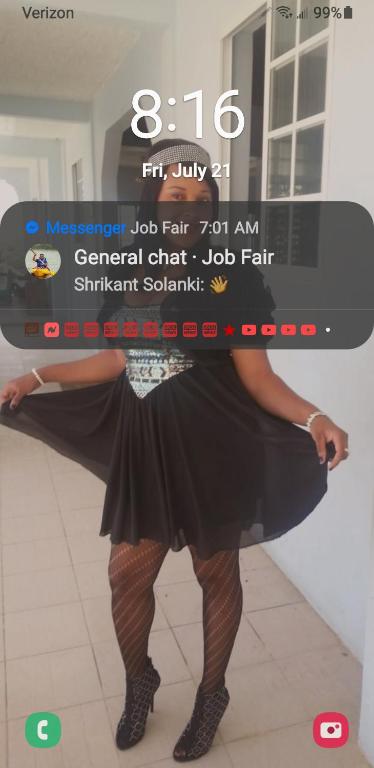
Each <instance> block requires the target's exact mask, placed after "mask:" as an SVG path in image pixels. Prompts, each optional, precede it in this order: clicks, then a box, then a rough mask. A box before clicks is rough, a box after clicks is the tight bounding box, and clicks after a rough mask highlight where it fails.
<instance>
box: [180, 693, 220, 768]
mask: <svg viewBox="0 0 374 768" xmlns="http://www.w3.org/2000/svg"><path fill="white" fill-rule="evenodd" d="M229 701H230V695H229V692H228V690H227V688H225V685H222V687H221V688H218V690H216V691H213V693H203V692H202V690H201V686H199V688H198V690H197V694H196V699H195V706H194V709H193V712H192V717H191V720H190V721H189V723H187V725H186V727H185V729H184V731H183V733H182V735H181V737H180V738H179V739H178V741H177V743H176V745H175V747H174V752H173V757H174V760H177V761H178V762H179V763H186V762H187V761H189V760H197V758H199V757H202V755H205V754H206V753H207V752H209V750H210V748H211V746H212V743H213V740H214V737H215V735H216V731H217V728H218V725H219V722H220V720H221V718H222V716H223V714H224V712H225V709H226V707H227V705H228V703H229Z"/></svg>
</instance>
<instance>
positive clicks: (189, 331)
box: [183, 323, 197, 339]
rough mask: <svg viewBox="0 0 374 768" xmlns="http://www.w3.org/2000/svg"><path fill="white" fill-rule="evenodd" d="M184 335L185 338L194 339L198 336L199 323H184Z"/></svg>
mask: <svg viewBox="0 0 374 768" xmlns="http://www.w3.org/2000/svg"><path fill="white" fill-rule="evenodd" d="M183 336H184V337H185V339H194V338H195V337H196V336H197V323H183Z"/></svg>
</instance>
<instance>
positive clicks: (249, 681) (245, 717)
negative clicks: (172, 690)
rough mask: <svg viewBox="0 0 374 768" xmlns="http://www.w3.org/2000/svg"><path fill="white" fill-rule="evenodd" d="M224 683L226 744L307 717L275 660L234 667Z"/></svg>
mask: <svg viewBox="0 0 374 768" xmlns="http://www.w3.org/2000/svg"><path fill="white" fill-rule="evenodd" d="M226 686H227V688H228V690H229V693H230V697H231V699H230V704H229V707H228V709H227V710H226V714H225V716H224V718H223V720H222V724H221V726H220V732H221V735H222V738H223V740H224V742H225V743H226V742H228V741H233V740H234V739H241V738H244V737H248V736H255V735H258V734H260V733H266V731H270V730H275V729H276V728H283V727H284V726H286V725H292V724H294V723H300V722H304V721H306V720H307V719H308V716H307V712H306V710H305V708H304V706H303V702H302V699H301V697H300V696H299V695H298V693H297V692H296V691H295V690H294V689H293V688H292V687H291V685H289V683H288V682H287V681H286V679H285V678H284V676H283V675H282V673H281V671H280V670H279V668H278V667H277V665H276V663H275V662H266V663H264V664H257V665H252V666H250V667H247V668H245V669H236V670H233V671H232V672H229V673H228V674H227V675H226Z"/></svg>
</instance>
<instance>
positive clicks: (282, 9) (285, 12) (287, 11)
mask: <svg viewBox="0 0 374 768" xmlns="http://www.w3.org/2000/svg"><path fill="white" fill-rule="evenodd" d="M276 10H277V11H278V13H280V15H281V16H283V18H284V19H290V18H291V16H292V11H291V8H290V7H289V6H288V5H278V8H277V9H276Z"/></svg>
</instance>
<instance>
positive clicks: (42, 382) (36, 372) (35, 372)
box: [31, 368, 45, 384]
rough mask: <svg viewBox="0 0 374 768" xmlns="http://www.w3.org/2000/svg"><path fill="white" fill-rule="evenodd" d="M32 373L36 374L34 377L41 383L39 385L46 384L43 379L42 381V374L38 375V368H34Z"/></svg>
mask: <svg viewBox="0 0 374 768" xmlns="http://www.w3.org/2000/svg"><path fill="white" fill-rule="evenodd" d="M31 373H33V374H34V376H35V378H36V379H37V381H38V382H39V384H45V381H43V379H42V377H41V375H40V373H38V371H37V370H36V368H32V370H31Z"/></svg>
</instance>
